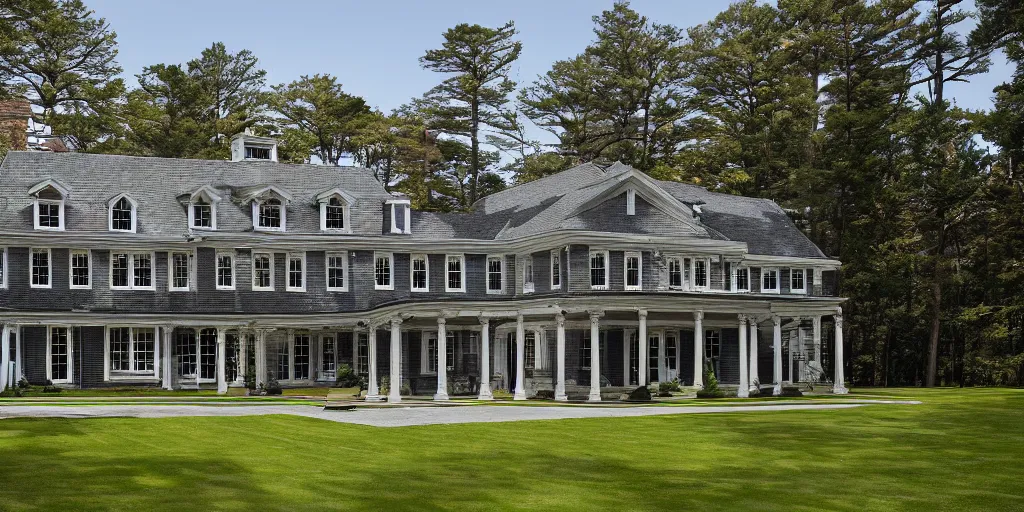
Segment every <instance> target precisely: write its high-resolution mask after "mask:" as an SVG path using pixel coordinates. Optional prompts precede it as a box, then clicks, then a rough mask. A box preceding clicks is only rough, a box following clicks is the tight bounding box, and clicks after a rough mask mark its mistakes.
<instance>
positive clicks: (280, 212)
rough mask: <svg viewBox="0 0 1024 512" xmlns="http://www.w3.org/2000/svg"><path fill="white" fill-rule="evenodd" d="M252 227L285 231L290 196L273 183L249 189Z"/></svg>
mask: <svg viewBox="0 0 1024 512" xmlns="http://www.w3.org/2000/svg"><path fill="white" fill-rule="evenodd" d="M245 196H247V200H248V201H251V202H252V227H253V229H254V230H256V231H285V230H286V228H287V226H288V208H287V205H288V202H289V201H291V199H292V197H291V195H289V194H288V192H285V191H284V190H282V189H280V188H278V187H275V186H273V185H269V186H265V187H259V188H256V189H254V190H251V193H250V194H243V197H245Z"/></svg>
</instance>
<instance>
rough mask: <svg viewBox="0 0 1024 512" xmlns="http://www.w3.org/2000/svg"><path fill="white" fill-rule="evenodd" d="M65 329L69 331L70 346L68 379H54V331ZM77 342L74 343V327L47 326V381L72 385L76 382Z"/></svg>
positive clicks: (68, 341)
mask: <svg viewBox="0 0 1024 512" xmlns="http://www.w3.org/2000/svg"><path fill="white" fill-rule="evenodd" d="M54 329H64V330H65V331H67V344H68V353H67V358H68V378H66V379H54V378H53V330H54ZM74 350H75V342H74V327H73V326H70V325H47V326H46V365H45V366H46V380H48V381H50V382H51V383H53V384H72V383H73V382H74V381H75V356H74Z"/></svg>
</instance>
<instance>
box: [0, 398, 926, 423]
mask: <svg viewBox="0 0 1024 512" xmlns="http://www.w3.org/2000/svg"><path fill="white" fill-rule="evenodd" d="M915 403H920V402H914V401H892V400H889V401H885V400H879V401H870V402H868V401H861V402H858V403H830V404H782V405H732V406H680V407H663V406H655V407H632V408H626V407H615V408H612V407H557V406H552V407H543V406H487V405H483V406H475V407H420V408H391V409H357V410H352V411H325V410H323V409H322V408H320V407H314V406H307V405H236V406H201V405H92V406H73V405H61V406H49V405H35V406H22V405H7V406H0V419H5V418H112V417H136V418H169V417H179V416H258V415H268V414H289V415H293V416H305V417H308V418H318V419H322V420H329V421H336V422H339V423H353V424H358V425H369V426H374V427H408V426H414V425H438V424H450V423H492V422H506V421H527V420H559V419H570V418H614V417H635V416H662V415H668V414H708V413H750V412H770V411H800V410H824V409H849V408H853V407H864V406H867V405H870V404H915Z"/></svg>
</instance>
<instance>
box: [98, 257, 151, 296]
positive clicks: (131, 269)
mask: <svg viewBox="0 0 1024 512" xmlns="http://www.w3.org/2000/svg"><path fill="white" fill-rule="evenodd" d="M107 254H108V257H109V259H110V261H109V262H108V264H107V275H108V276H109V281H108V285H109V287H110V289H111V290H144V291H156V252H154V251H129V250H120V249H117V250H113V251H110V252H109V253H107ZM115 254H127V255H128V285H127V286H114V255H115ZM143 254H145V255H149V286H136V285H135V256H136V255H143Z"/></svg>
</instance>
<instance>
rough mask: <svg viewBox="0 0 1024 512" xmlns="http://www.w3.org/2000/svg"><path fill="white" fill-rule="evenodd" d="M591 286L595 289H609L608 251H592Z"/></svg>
mask: <svg viewBox="0 0 1024 512" xmlns="http://www.w3.org/2000/svg"><path fill="white" fill-rule="evenodd" d="M590 287H591V288H593V289H595V290H607V289H608V253H606V252H603V251H592V252H591V253H590Z"/></svg>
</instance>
